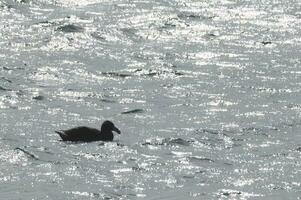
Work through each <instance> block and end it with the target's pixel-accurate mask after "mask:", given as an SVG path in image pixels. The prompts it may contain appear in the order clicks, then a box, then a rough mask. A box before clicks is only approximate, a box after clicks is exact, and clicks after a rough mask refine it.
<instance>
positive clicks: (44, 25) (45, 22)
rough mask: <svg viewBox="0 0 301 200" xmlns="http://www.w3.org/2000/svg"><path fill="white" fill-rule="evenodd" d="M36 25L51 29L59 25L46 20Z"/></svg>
mask: <svg viewBox="0 0 301 200" xmlns="http://www.w3.org/2000/svg"><path fill="white" fill-rule="evenodd" d="M36 24H37V25H40V26H41V27H49V26H54V25H57V24H58V23H56V22H51V21H48V20H45V21H40V22H37V23H36Z"/></svg>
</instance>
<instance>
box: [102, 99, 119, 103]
mask: <svg viewBox="0 0 301 200" xmlns="http://www.w3.org/2000/svg"><path fill="white" fill-rule="evenodd" d="M100 101H101V102H104V103H116V101H114V100H111V99H100Z"/></svg>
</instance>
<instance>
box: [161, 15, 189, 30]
mask: <svg viewBox="0 0 301 200" xmlns="http://www.w3.org/2000/svg"><path fill="white" fill-rule="evenodd" d="M178 26H185V27H188V26H189V24H188V23H186V22H185V21H183V20H181V19H180V18H178V17H174V18H168V19H166V20H165V21H164V22H163V25H162V26H160V29H174V28H176V27H178Z"/></svg>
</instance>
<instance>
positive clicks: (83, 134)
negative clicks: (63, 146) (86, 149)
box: [56, 126, 113, 142]
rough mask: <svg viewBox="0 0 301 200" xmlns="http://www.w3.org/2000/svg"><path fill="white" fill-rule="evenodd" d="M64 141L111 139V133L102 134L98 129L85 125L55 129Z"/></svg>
mask: <svg viewBox="0 0 301 200" xmlns="http://www.w3.org/2000/svg"><path fill="white" fill-rule="evenodd" d="M56 132H57V133H58V134H59V135H60V136H61V138H62V139H63V140H64V141H83V142H91V141H97V140H103V141H111V140H113V134H104V133H102V132H101V131H100V130H98V129H95V128H90V127H86V126H80V127H76V128H72V129H68V130H64V131H56Z"/></svg>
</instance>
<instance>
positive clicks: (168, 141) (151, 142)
mask: <svg viewBox="0 0 301 200" xmlns="http://www.w3.org/2000/svg"><path fill="white" fill-rule="evenodd" d="M190 143H191V141H187V140H184V139H182V138H161V139H158V138H156V139H151V140H147V141H146V142H144V143H142V145H155V146H161V145H163V146H166V145H172V146H173V145H181V146H189V145H190Z"/></svg>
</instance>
